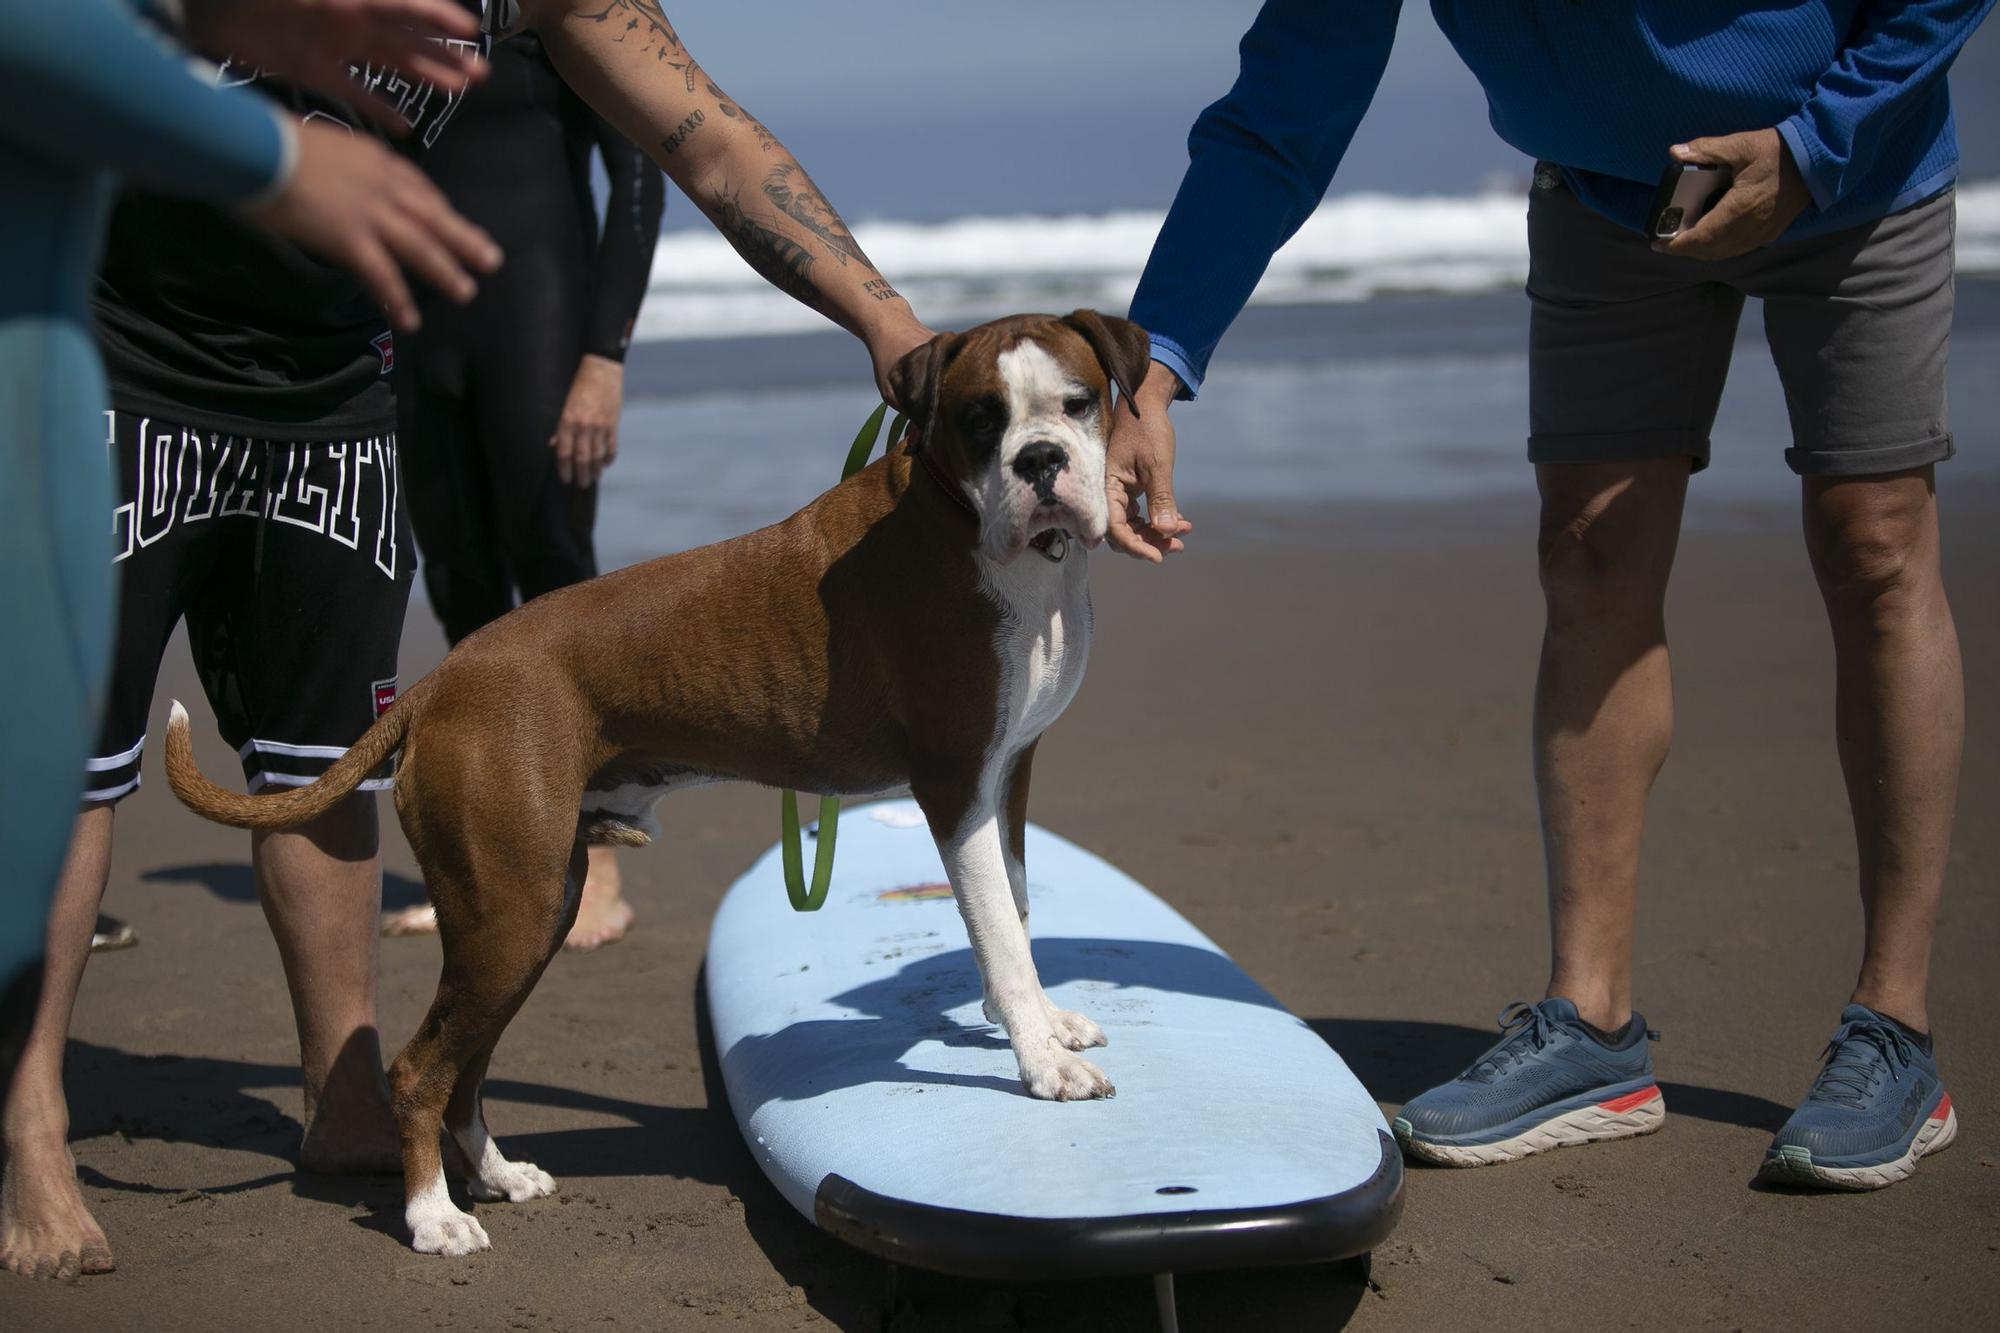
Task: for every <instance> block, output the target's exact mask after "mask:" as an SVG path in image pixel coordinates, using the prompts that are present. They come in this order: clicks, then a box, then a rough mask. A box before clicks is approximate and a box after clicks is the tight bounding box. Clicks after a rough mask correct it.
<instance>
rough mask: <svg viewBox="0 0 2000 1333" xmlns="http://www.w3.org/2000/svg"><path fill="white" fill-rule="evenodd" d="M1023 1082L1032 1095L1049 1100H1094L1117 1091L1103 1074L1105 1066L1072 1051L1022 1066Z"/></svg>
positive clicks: (1109, 1095)
mask: <svg viewBox="0 0 2000 1333" xmlns="http://www.w3.org/2000/svg"><path fill="white" fill-rule="evenodd" d="M1021 1082H1022V1083H1023V1084H1024V1085H1025V1086H1026V1087H1027V1089H1028V1095H1029V1096H1031V1097H1038V1098H1040V1099H1041V1100H1043V1101H1050V1102H1082V1101H1092V1100H1095V1099H1096V1098H1099V1097H1112V1096H1116V1095H1117V1092H1118V1090H1117V1089H1116V1088H1114V1087H1112V1086H1111V1080H1110V1079H1108V1078H1106V1077H1105V1076H1104V1071H1103V1070H1101V1069H1099V1068H1098V1067H1097V1066H1096V1065H1094V1064H1092V1063H1090V1061H1088V1060H1079V1059H1077V1058H1076V1057H1075V1056H1070V1055H1065V1056H1064V1058H1062V1059H1060V1060H1052V1061H1049V1062H1048V1063H1047V1064H1045V1065H1041V1066H1039V1067H1038V1068H1035V1069H1032V1070H1030V1069H1026V1068H1023V1070H1022V1071H1021Z"/></svg>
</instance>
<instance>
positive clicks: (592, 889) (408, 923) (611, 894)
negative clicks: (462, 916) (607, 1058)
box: [382, 847, 632, 952]
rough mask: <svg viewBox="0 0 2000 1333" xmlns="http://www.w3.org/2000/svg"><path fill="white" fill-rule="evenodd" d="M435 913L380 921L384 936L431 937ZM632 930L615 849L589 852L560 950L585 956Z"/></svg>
mask: <svg viewBox="0 0 2000 1333" xmlns="http://www.w3.org/2000/svg"><path fill="white" fill-rule="evenodd" d="M437 928H438V924H437V909H436V908H435V907H432V906H431V905H430V904H429V903H418V904H417V905H416V906H415V907H405V908H402V909H401V910H399V911H394V912H388V913H385V914H384V915H383V917H382V933H383V934H384V935H391V936H398V935H435V934H437ZM631 928H632V904H630V903H628V902H626V901H625V894H624V876H623V875H622V874H620V873H619V870H618V849H617V848H615V847H592V848H591V849H590V877H589V878H588V879H586V880H585V881H584V882H583V899H582V901H581V902H580V903H579V904H578V906H577V912H576V924H575V925H574V926H572V927H570V932H569V938H567V939H565V940H564V941H563V948H565V949H575V950H577V951H578V952H588V951H589V950H591V949H596V948H599V947H600V946H602V945H606V944H610V943H612V942H614V941H616V940H622V939H624V938H625V932H626V931H628V930H630V929H631Z"/></svg>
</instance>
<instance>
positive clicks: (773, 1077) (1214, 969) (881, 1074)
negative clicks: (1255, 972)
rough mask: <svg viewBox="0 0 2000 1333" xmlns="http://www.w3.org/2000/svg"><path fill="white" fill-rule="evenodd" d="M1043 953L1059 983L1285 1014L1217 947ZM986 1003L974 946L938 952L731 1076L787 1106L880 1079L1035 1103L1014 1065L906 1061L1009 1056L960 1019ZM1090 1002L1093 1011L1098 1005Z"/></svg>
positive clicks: (1038, 953)
mask: <svg viewBox="0 0 2000 1333" xmlns="http://www.w3.org/2000/svg"><path fill="white" fill-rule="evenodd" d="M1033 948H1034V955H1035V969H1036V971H1037V972H1038V973H1039V974H1040V975H1041V979H1042V984H1043V985H1044V986H1045V987H1049V988H1054V987H1058V986H1061V985H1063V984H1065V983H1067V982H1072V981H1082V982H1090V983H1092V984H1094V985H1095V986H1098V987H1104V988H1109V989H1112V990H1123V989H1126V988H1132V987H1143V988H1145V989H1148V990H1153V991H1167V992H1172V993H1174V994H1180V995H1197V996H1201V997H1204V998H1207V999H1214V1000H1225V1001H1229V1002H1231V1003H1235V1004H1246V1005H1254V1006H1257V1007H1259V1008H1265V1009H1279V1008H1281V1006H1280V1005H1279V1004H1278V1002H1277V1001H1276V1000H1274V999H1272V998H1271V996H1270V995H1269V994H1268V993H1267V992H1266V991H1265V990H1264V988H1263V987H1261V986H1259V985H1258V984H1257V983H1256V982H1254V981H1252V980H1251V979H1250V978H1249V977H1247V976H1245V975H1244V973H1243V972H1242V970H1241V969H1239V968H1238V967H1237V966H1236V964H1234V963H1232V962H1230V961H1229V960H1228V959H1227V958H1225V957H1223V956H1222V955H1220V954H1218V953H1215V952H1213V951H1211V950H1208V949H1200V948H1195V947H1193V946H1191V945H1186V944H1164V943H1155V942H1151V941H1144V940H1118V939H1094V938H1088V937H1079V938H1068V937H1062V936H1052V937H1046V938H1042V939H1037V940H1035V941H1034V944H1033ZM979 998H980V985H979V972H978V969H977V968H976V967H975V965H974V963H973V958H972V950H971V949H969V948H960V949H948V950H945V951H943V952H940V953H934V954H929V955H926V956H924V957H922V958H917V959H914V960H913V961H911V962H908V963H906V964H904V965H903V966H902V967H901V968H899V969H897V970H896V971H893V972H885V973H884V974H883V976H882V977H881V978H880V979H878V980H875V981H871V982H868V983H867V984H865V985H861V986H857V987H854V988H853V989H851V990H848V991H844V992H842V993H841V994H839V995H836V996H834V997H833V999H832V1003H834V1004H837V1005H840V1006H841V1007H842V1008H845V1009H848V1010H851V1011H852V1012H853V1014H854V1015H855V1016H854V1017H843V1018H813V1019H804V1020H802V1021H800V1022H796V1023H792V1024H789V1025H787V1026H786V1027H783V1028H780V1029H779V1030H778V1031H776V1032H772V1033H768V1034H762V1035H752V1036H748V1037H744V1038H742V1039H741V1040H739V1041H737V1042H736V1044H735V1045H734V1046H732V1047H730V1049H729V1050H728V1051H727V1052H725V1053H724V1055H723V1067H724V1069H725V1071H726V1072H727V1073H728V1076H729V1077H730V1079H731V1081H738V1080H744V1081H748V1082H753V1083H756V1084H758V1085H760V1086H764V1087H768V1088H771V1089H773V1091H772V1093H771V1094H770V1095H771V1098H772V1099H773V1100H778V1101H799V1100H804V1099H807V1098H811V1097H818V1096H823V1095H825V1094H826V1093H828V1092H833V1091H836V1090H838V1089H841V1088H851V1087H858V1086H861V1085H865V1084H870V1083H903V1084H924V1085H932V1086H946V1087H961V1088H985V1089H988V1090H990V1091H993V1092H998V1093H1004V1094H1006V1095H1007V1096H1011V1097H1024V1096H1026V1095H1027V1094H1026V1093H1025V1092H1023V1091H1022V1089H1021V1082H1020V1079H1019V1078H1018V1077H1016V1075H1015V1070H1014V1062H1013V1061H1012V1059H1005V1060H999V1059H996V1060H995V1062H994V1065H995V1072H994V1073H992V1074H967V1073H953V1072H948V1071H942V1070H931V1069H920V1068H915V1067H913V1066H911V1065H910V1064H908V1063H907V1062H906V1060H905V1057H906V1056H907V1055H908V1054H909V1053H910V1051H911V1050H912V1049H913V1048H915V1047H916V1046H918V1045H920V1044H922V1043H925V1042H935V1043H939V1044H942V1045H945V1046H952V1047H972V1048H983V1049H990V1050H992V1051H995V1052H996V1053H998V1052H1005V1051H1006V1050H1007V1039H1006V1037H1005V1035H1004V1034H1002V1033H1001V1032H1000V1031H999V1030H998V1029H996V1028H994V1027H991V1026H988V1025H986V1024H985V1023H984V1021H983V1020H980V1019H975V1020H974V1023H975V1024H976V1025H975V1026H968V1025H967V1024H966V1023H964V1022H962V1021H961V1020H960V1019H958V1018H954V1017H952V1016H951V1014H952V1011H954V1010H957V1009H960V1008H961V1007H962V1006H965V1005H968V1004H973V1003H976V1002H977V1001H978V1000H979ZM1084 1007H1085V1008H1086V1009H1087V1008H1088V1002H1087V1001H1086V1002H1084ZM975 1012H976V1011H975Z"/></svg>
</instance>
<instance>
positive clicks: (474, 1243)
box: [410, 1213, 493, 1256]
mask: <svg viewBox="0 0 2000 1333" xmlns="http://www.w3.org/2000/svg"><path fill="white" fill-rule="evenodd" d="M492 1244H493V1242H492V1241H490V1240H488V1239H487V1237H486V1228H485V1227H482V1226H480V1225H479V1219H478V1218H476V1217H473V1216H472V1215H471V1214H470V1213H459V1214H458V1215H457V1216H455V1217H445V1218H439V1219H437V1220H435V1221H428V1222H425V1223H424V1224H423V1225H421V1226H419V1227H417V1228H416V1231H415V1233H414V1234H413V1235H412V1236H411V1238H410V1246H411V1248H412V1249H414V1250H416V1251H417V1252H418V1253H420V1254H442V1255H447V1256H452V1255H462V1254H474V1253H476V1252H478V1251H480V1250H484V1249H488V1248H491V1246H492Z"/></svg>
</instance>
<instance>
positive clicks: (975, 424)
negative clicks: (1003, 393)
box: [963, 398, 1005, 436]
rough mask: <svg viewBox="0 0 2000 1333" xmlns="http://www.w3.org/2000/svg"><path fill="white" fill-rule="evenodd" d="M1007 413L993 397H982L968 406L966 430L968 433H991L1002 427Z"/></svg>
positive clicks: (976, 434) (975, 434)
mask: <svg viewBox="0 0 2000 1333" xmlns="http://www.w3.org/2000/svg"><path fill="white" fill-rule="evenodd" d="M1004 417H1005V414H1004V413H1003V412H1002V411H1001V409H1000V405H999V404H998V403H995V402H994V401H992V400H991V399H988V398H982V399H980V400H979V401H977V402H975V403H973V404H972V405H971V406H970V407H968V408H966V410H965V416H964V418H963V420H964V422H965V431H966V434H968V435H974V436H978V435H991V434H993V433H994V432H996V431H998V430H999V429H1000V425H1001V422H1002V421H1003V420H1004Z"/></svg>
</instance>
